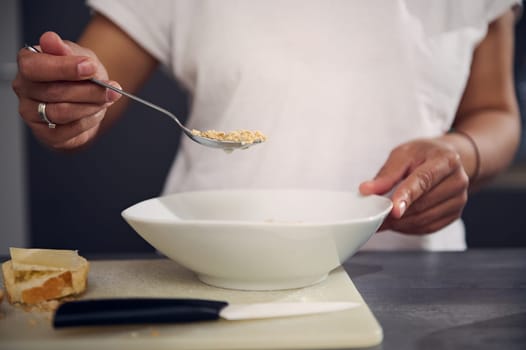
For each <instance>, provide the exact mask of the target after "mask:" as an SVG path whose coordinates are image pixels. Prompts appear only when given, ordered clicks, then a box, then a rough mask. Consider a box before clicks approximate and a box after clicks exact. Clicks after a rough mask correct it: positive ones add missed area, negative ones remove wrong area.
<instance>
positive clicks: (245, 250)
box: [122, 190, 392, 290]
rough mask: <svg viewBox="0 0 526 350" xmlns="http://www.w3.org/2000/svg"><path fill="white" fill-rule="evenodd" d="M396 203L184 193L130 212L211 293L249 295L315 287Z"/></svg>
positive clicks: (296, 193)
mask: <svg viewBox="0 0 526 350" xmlns="http://www.w3.org/2000/svg"><path fill="white" fill-rule="evenodd" d="M391 207H392V203H391V201H390V200H389V199H388V198H385V197H381V196H365V197H364V196H361V195H358V194H356V193H351V192H332V191H318V190H217V191H202V192H186V193H177V194H172V195H168V196H164V197H158V198H153V199H149V200H145V201H143V202H140V203H137V204H135V205H133V206H131V207H130V208H128V209H126V210H124V211H123V212H122V216H123V217H124V219H125V220H126V221H127V222H128V223H129V224H130V225H131V226H132V227H133V228H134V229H135V230H136V231H137V232H138V233H139V235H141V236H142V237H143V238H144V239H145V240H146V241H147V242H148V243H150V244H151V245H152V246H153V247H155V248H156V249H157V250H159V251H160V252H161V253H163V254H165V255H166V256H167V257H169V258H171V259H173V260H174V261H176V262H178V263H179V264H181V265H183V266H185V267H186V268H188V269H190V270H192V271H194V272H195V273H196V274H197V277H198V278H199V279H200V280H201V281H203V282H205V283H207V284H210V285H213V286H218V287H223V288H230V289H242V290H277V289H289V288H299V287H304V286H308V285H311V284H314V283H317V282H320V281H322V280H323V279H325V278H326V277H327V275H328V273H329V272H330V271H331V270H332V269H334V268H336V267H338V266H339V265H340V264H341V263H343V262H344V261H345V260H346V259H348V258H349V257H350V256H351V255H353V254H354V253H355V252H356V251H357V250H358V249H359V248H360V247H361V246H362V245H363V244H364V243H365V242H366V241H367V240H368V239H369V238H370V237H371V236H372V235H373V234H374V233H375V231H376V230H377V229H378V227H379V226H380V225H381V223H382V221H383V220H384V219H385V217H386V216H387V214H388V213H389V212H390V210H391Z"/></svg>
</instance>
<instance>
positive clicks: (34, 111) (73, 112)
mask: <svg viewBox="0 0 526 350" xmlns="http://www.w3.org/2000/svg"><path fill="white" fill-rule="evenodd" d="M39 103H40V102H38V101H27V102H26V103H24V105H23V106H21V107H20V113H21V114H23V115H26V116H28V117H27V118H25V119H26V121H28V122H42V121H41V118H40V115H39V113H38V105H39ZM110 105H111V103H106V104H103V105H98V104H90V103H69V102H62V103H47V104H46V116H47V118H48V119H49V120H50V121H51V122H53V123H55V124H59V125H60V124H68V123H71V122H74V121H76V120H79V119H82V118H85V117H89V116H91V115H94V114H97V113H99V112H100V111H102V110H104V109H106V108H108V107H109V106H110Z"/></svg>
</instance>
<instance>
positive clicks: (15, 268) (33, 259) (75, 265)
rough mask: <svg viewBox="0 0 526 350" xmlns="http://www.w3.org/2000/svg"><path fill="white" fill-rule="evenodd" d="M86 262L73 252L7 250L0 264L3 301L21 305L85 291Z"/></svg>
mask: <svg viewBox="0 0 526 350" xmlns="http://www.w3.org/2000/svg"><path fill="white" fill-rule="evenodd" d="M88 272H89V262H88V261H87V260H86V259H85V258H83V257H81V256H79V255H78V253H77V252H76V251H71V250H54V249H22V248H12V249H11V260H9V261H6V262H5V263H3V264H2V273H3V279H4V286H5V290H6V295H7V300H8V301H9V302H10V303H12V304H14V303H21V304H25V305H36V304H39V303H42V302H46V301H50V300H56V299H60V298H63V297H66V296H73V295H76V294H80V293H82V292H84V291H85V290H86V288H87V281H88Z"/></svg>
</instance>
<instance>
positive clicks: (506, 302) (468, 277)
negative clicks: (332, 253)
mask: <svg viewBox="0 0 526 350" xmlns="http://www.w3.org/2000/svg"><path fill="white" fill-rule="evenodd" d="M344 266H345V269H346V270H347V272H348V273H349V275H350V276H351V279H352V280H353V281H354V284H355V285H356V287H357V289H358V290H359V291H360V293H361V294H362V296H363V298H364V299H365V300H366V302H367V303H368V305H369V307H370V308H371V310H372V312H373V313H374V315H375V316H376V318H377V319H378V321H379V322H380V324H381V325H382V327H383V330H384V341H383V344H382V345H381V346H380V347H378V348H379V349H426V350H433V349H479V350H480V349H507V350H509V349H526V249H485V250H475V249H473V250H469V251H467V252H455V253H426V252H396V253H379V252H374V253H373V252H362V253H358V254H357V255H355V256H354V257H352V258H351V259H350V260H348V261H347V262H346V263H345V265H344Z"/></svg>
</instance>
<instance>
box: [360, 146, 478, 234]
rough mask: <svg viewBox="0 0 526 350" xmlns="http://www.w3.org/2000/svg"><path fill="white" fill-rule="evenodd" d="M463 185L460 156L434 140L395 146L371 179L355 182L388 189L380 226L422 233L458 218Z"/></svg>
mask: <svg viewBox="0 0 526 350" xmlns="http://www.w3.org/2000/svg"><path fill="white" fill-rule="evenodd" d="M468 187H469V179H468V175H467V174H466V171H465V170H464V167H463V165H462V162H461V159H460V155H459V154H458V152H457V151H456V150H455V149H454V148H453V146H451V144H449V143H447V142H446V141H444V140H441V139H440V138H436V139H419V140H415V141H411V142H408V143H405V144H402V145H400V146H398V147H396V148H395V149H394V150H393V151H391V153H390V155H389V157H388V159H387V161H386V162H385V164H384V165H383V167H382V168H381V169H380V171H379V172H378V174H377V175H376V177H375V178H374V179H373V180H370V181H366V182H363V183H362V184H361V185H360V192H361V193H362V194H364V195H368V194H385V193H388V192H390V191H393V193H392V196H391V200H392V201H393V209H392V211H391V213H390V215H389V217H387V218H386V220H385V221H384V223H383V225H382V227H380V230H387V229H389V230H394V231H398V232H402V233H408V234H426V233H432V232H435V231H437V230H439V229H441V228H443V227H445V226H447V225H448V224H450V223H451V222H453V221H454V220H456V219H458V218H459V217H460V216H461V214H462V210H463V209H464V206H465V205H466V202H467V198H468Z"/></svg>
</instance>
